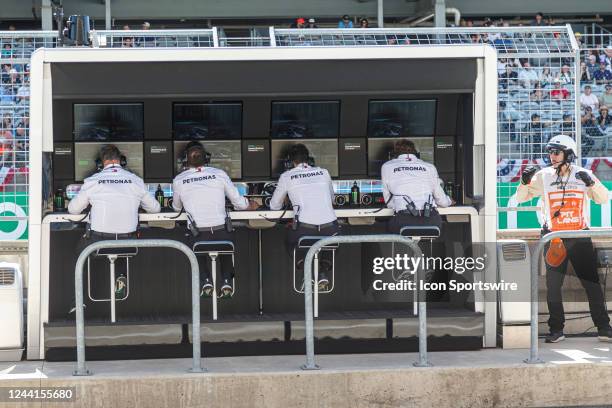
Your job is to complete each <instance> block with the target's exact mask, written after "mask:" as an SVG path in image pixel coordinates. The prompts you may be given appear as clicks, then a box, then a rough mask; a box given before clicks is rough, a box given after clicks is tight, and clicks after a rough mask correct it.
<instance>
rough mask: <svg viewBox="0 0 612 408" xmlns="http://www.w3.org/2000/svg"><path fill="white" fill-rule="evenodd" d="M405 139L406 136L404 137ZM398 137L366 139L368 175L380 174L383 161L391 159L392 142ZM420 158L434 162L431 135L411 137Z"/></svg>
mask: <svg viewBox="0 0 612 408" xmlns="http://www.w3.org/2000/svg"><path fill="white" fill-rule="evenodd" d="M406 139H407V138H406ZM397 140H398V138H391V137H390V138H377V139H368V175H369V176H380V168H381V167H382V165H383V163H385V162H386V161H389V160H391V159H392V153H393V144H394V143H395V142H396V141H397ZM409 140H411V141H412V142H414V144H415V146H416V149H417V151H418V152H419V153H420V155H421V160H424V161H426V162H429V163H431V164H434V144H433V137H412V138H410V139H409Z"/></svg>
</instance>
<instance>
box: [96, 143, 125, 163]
mask: <svg viewBox="0 0 612 408" xmlns="http://www.w3.org/2000/svg"><path fill="white" fill-rule="evenodd" d="M100 160H102V163H104V162H106V161H112V160H117V161H120V160H121V152H120V151H119V149H118V148H117V146H115V145H112V144H109V145H104V146H102V148H101V149H100Z"/></svg>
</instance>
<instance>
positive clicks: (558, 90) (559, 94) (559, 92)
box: [550, 79, 569, 101]
mask: <svg viewBox="0 0 612 408" xmlns="http://www.w3.org/2000/svg"><path fill="white" fill-rule="evenodd" d="M567 98H569V91H568V90H567V89H565V88H563V87H562V86H561V81H559V80H558V79H555V87H554V88H553V89H552V90H551V91H550V99H552V100H555V101H564V100H566V99H567Z"/></svg>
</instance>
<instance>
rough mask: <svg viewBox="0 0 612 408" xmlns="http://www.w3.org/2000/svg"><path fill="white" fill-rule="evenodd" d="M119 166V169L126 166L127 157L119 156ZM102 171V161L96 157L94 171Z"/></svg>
mask: <svg viewBox="0 0 612 408" xmlns="http://www.w3.org/2000/svg"><path fill="white" fill-rule="evenodd" d="M119 165H120V166H121V167H125V166H127V157H125V156H124V155H121V156H120V158H119ZM102 170H104V162H103V161H102V158H100V156H98V157H96V171H102Z"/></svg>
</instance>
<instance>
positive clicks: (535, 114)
mask: <svg viewBox="0 0 612 408" xmlns="http://www.w3.org/2000/svg"><path fill="white" fill-rule="evenodd" d="M535 118H538V119H540V115H538V114H537V113H534V114H532V115H531V120H534V119H535Z"/></svg>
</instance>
